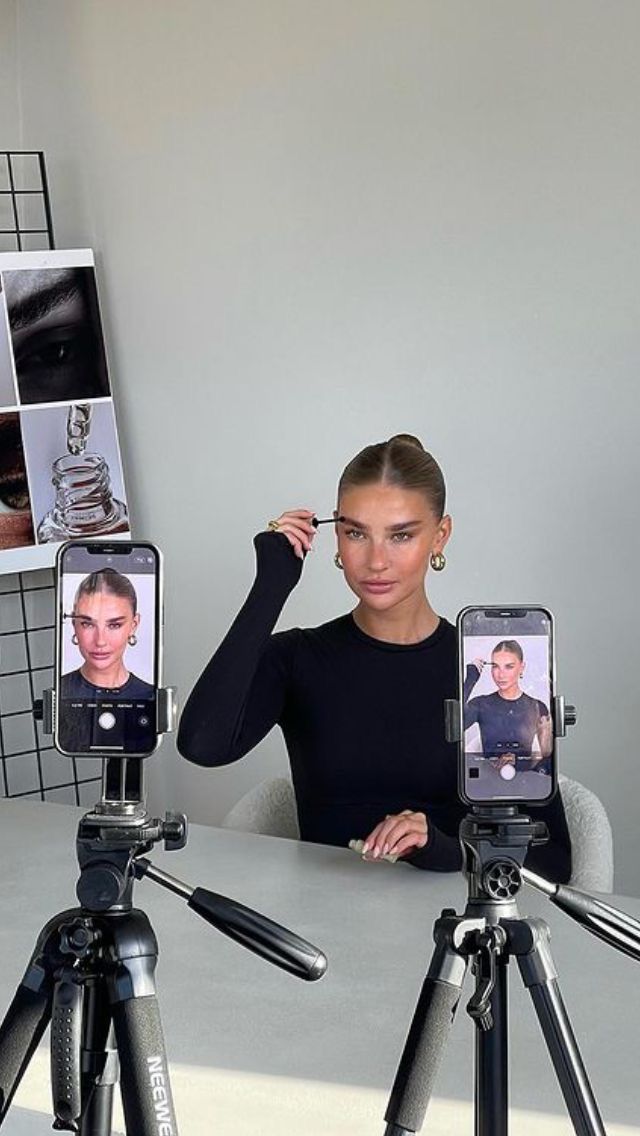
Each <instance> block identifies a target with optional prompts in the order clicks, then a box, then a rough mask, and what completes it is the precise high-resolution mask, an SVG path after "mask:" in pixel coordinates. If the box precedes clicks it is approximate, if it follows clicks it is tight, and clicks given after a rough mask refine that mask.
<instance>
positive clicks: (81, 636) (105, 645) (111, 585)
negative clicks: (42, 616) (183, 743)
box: [54, 540, 162, 757]
mask: <svg viewBox="0 0 640 1136" xmlns="http://www.w3.org/2000/svg"><path fill="white" fill-rule="evenodd" d="M161 570H162V565H161V557H160V552H159V551H158V549H157V548H156V547H155V546H154V545H152V544H148V543H146V542H138V541H136V542H134V543H132V542H129V541H122V540H116V541H113V542H111V543H106V542H97V541H86V542H85V541H69V542H68V543H66V544H64V545H62V547H61V548H60V550H59V551H58V556H57V559H56V593H57V604H56V611H57V617H56V661H55V679H54V690H55V713H54V744H55V746H56V749H58V750H59V751H60V752H61V753H64V754H68V755H69V756H72V757H95V756H96V755H105V756H107V757H111V756H113V757H117V756H118V755H122V756H123V757H124V756H137V757H148V756H149V755H150V754H152V753H153V752H154V750H155V749H157V747H158V744H159V740H160V735H159V733H158V728H157V727H158V687H159V686H160V681H161V675H160V666H161V630H162V627H161V595H162V580H161Z"/></svg>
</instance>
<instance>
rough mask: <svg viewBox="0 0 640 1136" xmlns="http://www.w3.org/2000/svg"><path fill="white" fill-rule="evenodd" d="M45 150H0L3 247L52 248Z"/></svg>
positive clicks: (0, 243) (0, 239) (0, 238)
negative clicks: (43, 151)
mask: <svg viewBox="0 0 640 1136" xmlns="http://www.w3.org/2000/svg"><path fill="white" fill-rule="evenodd" d="M53 247H54V243H53V222H52V218H51V205H50V202H49V188H48V185H47V172H46V167H45V162H44V154H43V153H42V151H41V150H0V251H1V252H23V251H25V250H29V249H43V248H44V249H49V248H53Z"/></svg>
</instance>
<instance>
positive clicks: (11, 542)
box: [0, 413, 35, 550]
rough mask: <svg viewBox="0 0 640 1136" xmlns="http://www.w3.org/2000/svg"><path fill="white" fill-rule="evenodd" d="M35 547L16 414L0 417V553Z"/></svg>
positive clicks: (18, 423) (20, 436)
mask: <svg viewBox="0 0 640 1136" xmlns="http://www.w3.org/2000/svg"><path fill="white" fill-rule="evenodd" d="M33 544H35V537H34V534H33V518H32V515H31V505H30V501H29V488H28V485H27V471H26V468H25V461H24V452H23V448H22V435H21V433H20V419H19V415H18V414H15V413H13V414H12V413H9V414H0V550H4V549H8V548H26V547H28V546H30V545H33Z"/></svg>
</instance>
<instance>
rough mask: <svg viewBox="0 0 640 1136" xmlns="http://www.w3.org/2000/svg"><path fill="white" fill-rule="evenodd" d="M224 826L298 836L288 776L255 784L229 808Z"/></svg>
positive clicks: (298, 831) (293, 797)
mask: <svg viewBox="0 0 640 1136" xmlns="http://www.w3.org/2000/svg"><path fill="white" fill-rule="evenodd" d="M221 827H222V828H233V829H236V830H237V831H238V832H258V833H262V835H263V836H285V837H287V839H289V840H299V839H300V829H299V828H298V812H297V809H296V799H295V795H294V792H293V785H292V784H291V781H290V780H289V778H288V777H273V778H270V779H268V780H267V781H261V782H260V784H259V785H254V786H253V788H252V789H249V790H248V792H247V793H245V794H244V797H241V798H240V800H239V801H236V803H235V805H233V807H232V808H231V809H229V812H228V813H227V815H226V816H225V818H224V820H223V821H222V825H221Z"/></svg>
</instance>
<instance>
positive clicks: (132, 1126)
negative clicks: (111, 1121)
mask: <svg viewBox="0 0 640 1136" xmlns="http://www.w3.org/2000/svg"><path fill="white" fill-rule="evenodd" d="M113 1024H114V1026H115V1031H116V1040H117V1043H118V1053H119V1055H120V1067H121V1068H120V1081H121V1086H122V1106H123V1109H124V1115H125V1120H126V1123H127V1132H128V1133H129V1136H158V1134H159V1133H161V1134H162V1136H165V1133H166V1136H177V1134H178V1126H177V1123H176V1118H175V1112H174V1108H173V1098H172V1096H171V1086H170V1084H169V1070H168V1068H167V1058H166V1054H165V1049H164V1038H163V1035H162V1026H161V1023H160V1011H159V1009H158V1002H157V999H156V997H155V995H153V994H149V995H146V997H143V998H131V999H130V1000H129V1001H126V1002H119V1003H118V1004H117V1005H115V1006H113Z"/></svg>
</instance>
